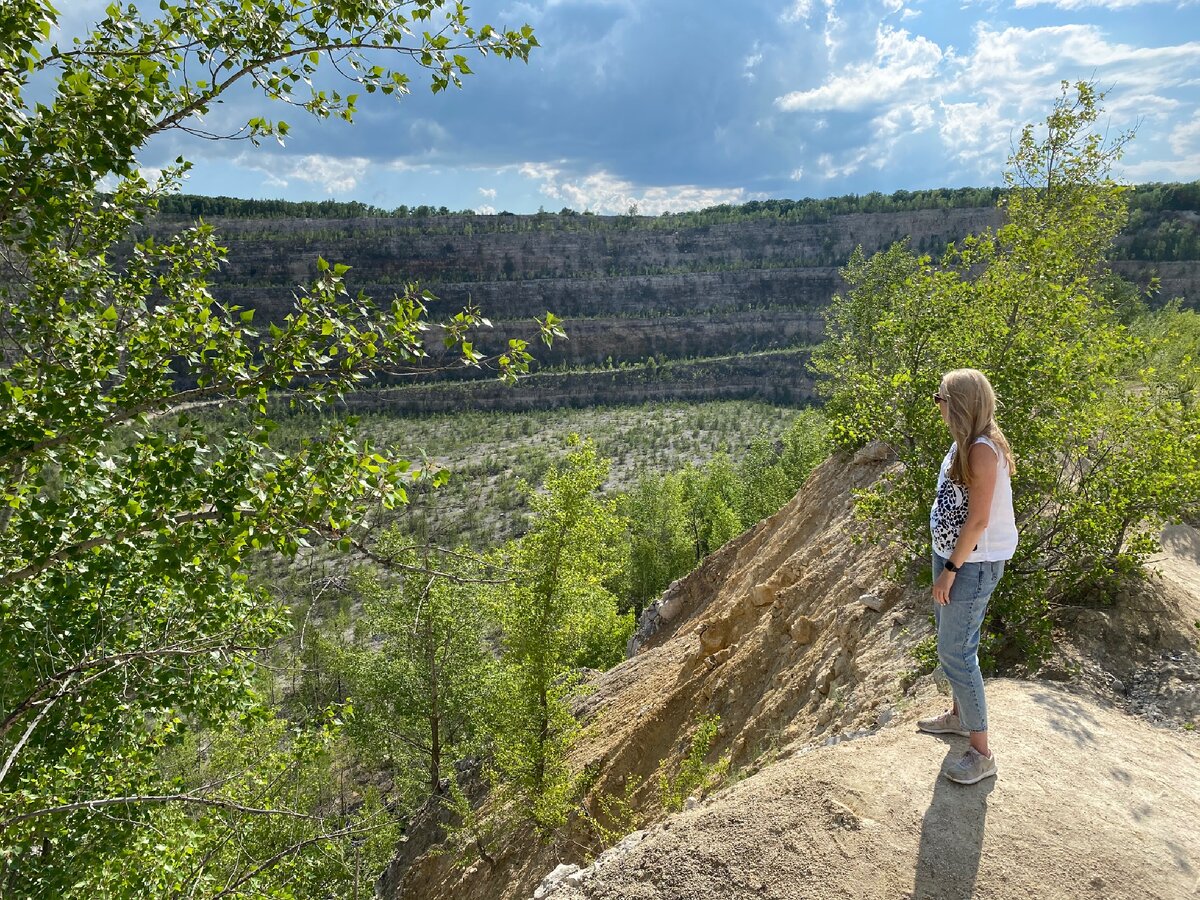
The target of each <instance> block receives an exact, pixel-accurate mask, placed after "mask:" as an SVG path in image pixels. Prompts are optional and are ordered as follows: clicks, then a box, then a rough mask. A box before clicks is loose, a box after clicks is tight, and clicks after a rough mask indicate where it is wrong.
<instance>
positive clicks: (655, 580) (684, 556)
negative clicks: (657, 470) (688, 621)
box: [621, 473, 696, 614]
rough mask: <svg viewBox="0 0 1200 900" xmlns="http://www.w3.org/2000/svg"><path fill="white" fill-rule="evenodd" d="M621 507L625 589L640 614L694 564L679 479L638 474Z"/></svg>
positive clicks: (680, 480) (669, 474)
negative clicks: (626, 573) (626, 547)
mask: <svg viewBox="0 0 1200 900" xmlns="http://www.w3.org/2000/svg"><path fill="white" fill-rule="evenodd" d="M621 511H622V514H623V515H624V517H625V520H626V521H627V522H628V523H629V577H628V582H627V585H628V587H627V591H628V596H629V599H630V603H631V606H632V609H633V611H634V612H635V613H637V614H640V613H641V611H642V610H643V609H644V608H645V607H646V605H647V604H648V603H649V602H650V601H651V600H654V599H655V598H657V597H658V596H659V595H660V594H661V593H662V592H663V591H664V590H665V589H666V587H667V586H668V585H669V584H670V583H671V582H672V581H674V580H675V579H676V578H679V577H680V576H682V575H686V574H687V573H688V572H690V571H691V570H692V568H693V566H695V564H696V554H695V549H694V547H693V540H692V536H691V534H690V533H689V530H688V518H687V516H688V513H687V505H686V503H685V502H684V494H683V479H682V478H681V477H680V476H679V475H678V474H675V473H667V474H665V475H654V474H651V473H643V474H642V475H641V477H639V478H638V480H637V482H636V483H635V484H634V486H633V488H631V489H630V490H629V492H628V493H626V494H624V495H623V496H622V497H621Z"/></svg>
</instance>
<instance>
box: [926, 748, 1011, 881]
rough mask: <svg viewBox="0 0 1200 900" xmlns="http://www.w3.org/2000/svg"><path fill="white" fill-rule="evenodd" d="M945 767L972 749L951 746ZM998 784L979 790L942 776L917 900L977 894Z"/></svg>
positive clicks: (929, 816)
mask: <svg viewBox="0 0 1200 900" xmlns="http://www.w3.org/2000/svg"><path fill="white" fill-rule="evenodd" d="M943 740H944V741H945V742H946V743H947V745H948V747H947V750H948V752H947V753H946V758H945V760H943V762H942V769H943V770H944V769H945V768H946V767H947V766H949V765H950V764H952V763H954V762H956V761H957V760H958V758H959V757H960V756H961V755H962V754H963V752H964V751H965V750H966V746H965V745H964V746H961V747H960V746H957V745H951V744H950V741H949V739H948V738H943ZM995 786H996V779H995V778H985V779H984V780H983V781H981V782H979V783H977V784H955V783H954V782H952V781H950V780H949V779H948V778H946V777H945V776H943V775H942V774H941V772H940V771H939V773H938V776H937V780H936V781H935V782H934V785H933V800H932V801H931V802H930V804H929V809H927V810H926V811H925V817H924V818H923V819H922V820H921V844H920V846H919V847H918V849H917V872H916V881H915V882H914V884H913V892H912V896H913V900H933V898H938V900H942V898H944V900H966V898H970V897H971V896H973V894H974V892H975V878H976V876H978V874H979V858H980V856H981V855H982V853H983V832H984V828H985V826H986V824H987V797H988V794H990V793H991V792H992V789H993V788H994V787H995Z"/></svg>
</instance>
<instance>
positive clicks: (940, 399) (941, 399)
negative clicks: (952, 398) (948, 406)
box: [933, 392, 946, 403]
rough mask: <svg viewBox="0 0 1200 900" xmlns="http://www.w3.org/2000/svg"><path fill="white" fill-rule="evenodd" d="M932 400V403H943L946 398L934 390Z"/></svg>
mask: <svg viewBox="0 0 1200 900" xmlns="http://www.w3.org/2000/svg"><path fill="white" fill-rule="evenodd" d="M933 402H934V403H945V402H946V398H945V397H943V396H942V395H941V393H940V392H934V395H933Z"/></svg>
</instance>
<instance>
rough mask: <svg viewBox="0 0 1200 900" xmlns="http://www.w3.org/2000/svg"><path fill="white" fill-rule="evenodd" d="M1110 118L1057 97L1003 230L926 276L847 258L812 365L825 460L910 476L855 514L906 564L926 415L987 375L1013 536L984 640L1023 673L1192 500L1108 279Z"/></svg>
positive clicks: (927, 475) (1024, 151) (971, 240)
mask: <svg viewBox="0 0 1200 900" xmlns="http://www.w3.org/2000/svg"><path fill="white" fill-rule="evenodd" d="M1101 99H1102V96H1101V95H1099V94H1097V92H1096V91H1095V89H1094V88H1093V87H1092V86H1091V85H1090V84H1086V83H1081V84H1077V85H1074V86H1068V85H1066V84H1064V86H1063V93H1062V95H1061V96H1060V98H1059V100H1058V102H1057V103H1056V104H1055V107H1054V110H1053V112H1052V113H1051V114H1050V116H1049V117H1048V119H1047V120H1046V123H1045V126H1044V127H1043V128H1041V129H1037V128H1034V127H1033V126H1027V127H1026V128H1025V129H1024V130H1023V131H1022V133H1021V137H1020V140H1019V142H1018V144H1017V147H1016V150H1015V153H1014V155H1013V157H1012V159H1011V161H1010V171H1009V173H1008V176H1007V180H1008V183H1009V186H1010V190H1009V192H1008V194H1007V195H1006V197H1005V200H1004V207H1005V212H1006V221H1005V223H1004V224H1003V225H1002V226H1001V227H999V228H998V229H996V230H994V231H987V232H984V233H983V234H980V235H976V236H971V237H968V238H966V239H965V240H963V241H962V242H961V243H960V244H959V245H951V246H950V247H949V248H948V249H947V251H946V252H945V254H944V255H943V256H942V257H941V259H940V260H936V261H935V260H932V259H930V258H929V257H927V256H917V255H915V254H913V253H912V252H911V251H910V250H909V249H908V248H907V247H906V246H905V245H904V244H903V243H901V244H897V245H894V246H892V247H891V248H889V249H888V250H886V251H884V252H882V253H879V254H876V255H875V256H873V257H871V258H869V259H868V258H865V257H864V256H863V255H862V254H861V253H858V254H856V255H855V257H854V258H853V259H852V260H851V262H850V264H849V265H848V266H847V268H846V270H845V277H846V280H847V281H848V282H849V284H850V285H851V290H850V291H849V293H848V294H847V295H845V296H839V297H837V298H835V300H834V302H833V305H832V306H831V308H830V311H829V314H828V330H827V340H826V342H825V344H824V345H823V346H822V347H821V348H819V350H818V351H817V352H816V354H815V355H814V367H815V369H816V370H817V371H818V372H819V373H820V374H822V375H824V376H826V378H827V379H828V380H827V381H826V383H825V384H826V387H825V390H826V393H827V396H828V398H829V404H828V411H829V413H830V416H831V422H832V433H833V437H834V439H835V441H836V442H837V443H838V444H839V445H840V446H843V447H851V448H852V447H856V446H860V445H862V444H864V443H866V442H868V441H871V440H883V441H886V442H887V443H888V444H890V445H891V446H892V447H893V449H894V450H895V451H896V453H897V455H898V456H899V458H900V461H901V462H902V463H903V466H902V468H901V469H900V470H899V471H898V472H897V473H895V474H894V475H892V476H891V477H889V478H888V479H886V482H885V484H884V485H883V486H881V487H879V488H877V489H875V490H872V491H868V492H867V493H866V494H865V495H864V496H863V497H862V498H861V503H860V509H861V511H862V512H863V514H864V515H865V516H866V517H868V518H869V519H871V520H873V521H874V522H875V523H876V524H877V525H878V526H880V529H879V530H883V531H891V533H892V534H893V536H894V537H896V538H897V539H898V540H900V541H902V542H903V544H904V545H905V546H908V547H912V548H913V549H914V550H916V549H918V548H924V550H928V547H929V534H928V508H929V504H930V503H931V500H932V496H933V488H934V482H935V480H936V478H937V472H938V464H939V461H940V459H941V457H942V454H943V452H944V450H945V447H946V446H947V444H948V443H949V441H950V439H949V437H948V436H947V434H946V432H945V429H944V426H943V425H942V423H941V421H940V419H939V417H938V415H937V412H936V409H935V408H934V405H933V403H932V401H931V400H930V396H931V394H932V393H933V391H934V390H935V389H936V387H937V385H938V383H939V381H940V378H941V376H942V374H943V373H944V372H946V371H948V370H949V369H952V368H957V367H960V366H973V367H975V368H978V369H981V370H982V371H984V372H985V373H987V375H988V377H989V378H990V379H991V381H992V383H993V385H994V386H995V388H996V391H997V394H998V395H999V397H1000V401H1001V405H1000V410H999V413H998V418H999V421H1000V423H1001V425H1002V427H1003V428H1004V430H1005V433H1006V434H1007V435H1008V436H1009V438H1010V440H1011V442H1012V444H1013V447H1014V450H1015V451H1016V454H1017V473H1016V478H1015V481H1014V486H1013V491H1014V502H1015V505H1016V511H1017V519H1018V525H1019V529H1020V532H1021V542H1020V546H1019V548H1018V551H1017V556H1016V557H1015V558H1014V559H1013V561H1012V563H1011V564H1010V567H1009V569H1008V572H1009V573H1010V574H1009V577H1006V578H1005V579H1004V580H1003V581H1002V582H1001V586H1000V589H999V591H998V592H997V596H996V599H995V601H994V602H993V604H992V607H991V621H992V625H993V626H994V628H995V633H996V634H997V635H998V636H999V637H1000V639H1001V643H1002V644H1004V645H1006V646H1010V647H1015V648H1018V649H1020V650H1022V651H1023V652H1024V653H1025V654H1027V655H1030V656H1034V657H1036V656H1037V655H1038V654H1040V653H1041V652H1042V651H1044V650H1045V648H1046V646H1047V641H1048V639H1049V617H1048V611H1049V608H1050V605H1051V604H1052V603H1054V602H1059V601H1062V600H1065V599H1067V598H1070V597H1072V596H1079V595H1080V594H1081V592H1085V591H1087V590H1088V586H1093V587H1095V586H1097V585H1098V584H1100V583H1102V582H1104V581H1105V580H1106V579H1109V578H1111V577H1114V576H1117V575H1120V574H1122V573H1128V572H1131V571H1134V570H1135V569H1136V568H1137V566H1138V564H1139V563H1140V562H1141V561H1143V560H1144V559H1145V558H1146V556H1147V554H1148V553H1149V552H1150V551H1151V550H1152V549H1153V548H1154V547H1155V536H1156V534H1157V532H1158V528H1159V527H1160V525H1161V523H1162V522H1163V521H1164V520H1165V519H1170V518H1173V517H1176V516H1178V515H1180V514H1181V512H1183V511H1184V510H1185V509H1187V508H1188V507H1189V506H1194V505H1195V503H1196V502H1197V497H1198V494H1197V480H1196V473H1197V453H1198V451H1200V447H1198V444H1197V436H1196V429H1195V422H1194V420H1193V421H1192V422H1191V423H1190V424H1188V423H1186V422H1184V421H1182V420H1181V419H1180V414H1181V412H1182V410H1181V408H1180V407H1179V406H1178V405H1176V406H1171V405H1164V404H1163V403H1162V402H1161V397H1160V396H1159V395H1158V394H1157V393H1156V392H1150V393H1147V392H1144V391H1142V390H1140V389H1139V387H1138V380H1139V379H1138V375H1137V370H1138V359H1139V354H1140V352H1141V344H1140V343H1139V342H1138V341H1137V340H1136V339H1135V337H1134V336H1133V335H1131V334H1130V332H1129V330H1128V329H1127V328H1126V327H1125V326H1124V325H1123V324H1122V322H1121V313H1122V308H1121V302H1122V301H1123V299H1124V297H1125V293H1126V292H1124V291H1123V290H1121V289H1120V283H1119V282H1118V281H1117V280H1115V279H1114V278H1113V277H1112V276H1111V273H1110V272H1109V271H1108V269H1107V266H1106V262H1105V260H1106V254H1107V252H1108V251H1109V249H1110V247H1111V245H1112V242H1113V239H1114V237H1115V236H1116V234H1117V233H1118V232H1119V230H1120V228H1121V226H1122V223H1123V222H1124V219H1125V205H1124V191H1123V189H1122V188H1121V187H1120V186H1119V185H1117V184H1116V183H1114V182H1113V181H1112V180H1111V179H1110V177H1109V169H1110V166H1111V165H1112V163H1113V162H1114V161H1115V160H1116V159H1117V158H1119V156H1120V153H1121V149H1122V147H1123V146H1124V144H1125V142H1126V141H1127V140H1128V139H1129V137H1130V136H1129V135H1121V136H1119V137H1118V138H1117V139H1116V140H1114V141H1112V142H1106V141H1105V139H1104V138H1103V136H1101V135H1100V134H1098V133H1096V132H1095V131H1094V130H1093V128H1094V125H1095V122H1096V119H1097V117H1098V115H1099V111H1100V105H1099V104H1100V101H1101ZM924 550H923V551H921V552H920V553H918V556H921V557H926V556H927V554H926V553H925V552H924ZM993 649H996V648H995V647H994V648H993Z"/></svg>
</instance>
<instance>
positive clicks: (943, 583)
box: [933, 569, 956, 606]
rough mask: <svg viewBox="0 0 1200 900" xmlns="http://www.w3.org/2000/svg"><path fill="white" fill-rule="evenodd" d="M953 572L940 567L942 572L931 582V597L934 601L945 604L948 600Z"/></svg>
mask: <svg viewBox="0 0 1200 900" xmlns="http://www.w3.org/2000/svg"><path fill="white" fill-rule="evenodd" d="M955 574H956V573H954V572H951V571H950V570H949V569H942V574H941V575H939V576H938V577H937V581H935V582H934V583H933V599H934V602H935V603H940V604H941V605H942V606H945V605H946V604H947V603H949V602H950V588H951V587H952V586H953V585H954V578H955Z"/></svg>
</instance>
